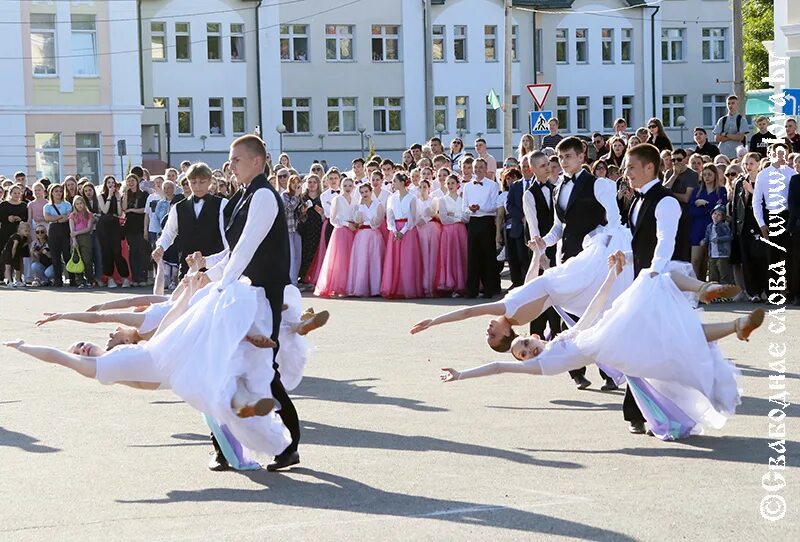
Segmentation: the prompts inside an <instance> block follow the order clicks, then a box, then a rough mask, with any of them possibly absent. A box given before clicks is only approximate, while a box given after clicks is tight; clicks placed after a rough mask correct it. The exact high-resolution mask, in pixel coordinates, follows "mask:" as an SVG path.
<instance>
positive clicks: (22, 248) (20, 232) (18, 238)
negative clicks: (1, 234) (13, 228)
mask: <svg viewBox="0 0 800 542" xmlns="http://www.w3.org/2000/svg"><path fill="white" fill-rule="evenodd" d="M30 233H31V228H30V224H28V223H27V222H20V223H19V227H18V228H17V233H12V234H11V236H10V237H9V238H8V241H6V246H5V247H3V252H2V254H0V261H1V262H2V263H3V268H4V270H5V278H6V286H8V287H9V288H19V287H21V286H25V283H24V282H23V281H22V259H23V258H26V257H28V255H29V250H28V237H30Z"/></svg>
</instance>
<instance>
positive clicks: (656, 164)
mask: <svg viewBox="0 0 800 542" xmlns="http://www.w3.org/2000/svg"><path fill="white" fill-rule="evenodd" d="M660 166H661V156H660V155H659V152H658V149H657V148H656V147H654V146H653V145H650V144H646V143H645V144H642V145H636V146H635V147H633V148H632V149H630V150H629V151H628V156H627V168H626V174H627V177H628V179H629V181H630V184H631V186H632V187H633V188H634V190H635V196H634V200H633V203H632V204H631V209H630V214H629V216H628V227H629V228H630V229H631V231H632V234H633V240H632V242H631V248H632V252H631V253H630V254H627V255H626V256H628V258H629V259H631V258H632V260H633V272H634V277H635V276H637V275H638V274H639V271H641V270H642V269H648V268H649V269H650V270H651V271H650V272H651V273H653V274H656V273H661V272H663V271H665V270H666V267H667V264H668V263H669V262H670V261H672V260H679V261H683V262H688V261H690V259H691V243H690V241H689V223H688V221H687V220H686V217H685V216H684V215H683V214H682V213H681V206H680V203H678V200H677V199H675V197H674V196H673V195H672V193H671V192H670V191H669V189H667V188H665V187H664V186H663V185H662V184H661V181H660V180H659V178H658V171H659V168H660ZM622 413H623V415H624V417H625V421H627V422H629V423H630V432H631V433H644V432H645V427H644V422H645V419H644V416H643V415H642V412H641V410H639V407H638V406H637V405H636V401H635V400H634V398H633V394H631V391H630V388H628V389H627V390H626V391H625V400H624V402H623V403H622Z"/></svg>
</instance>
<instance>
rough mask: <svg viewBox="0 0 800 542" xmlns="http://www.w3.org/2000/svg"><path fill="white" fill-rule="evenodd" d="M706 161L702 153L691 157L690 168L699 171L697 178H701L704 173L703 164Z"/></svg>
mask: <svg viewBox="0 0 800 542" xmlns="http://www.w3.org/2000/svg"><path fill="white" fill-rule="evenodd" d="M704 165H705V162H703V156H702V155H700V154H693V155H692V156H691V157H690V158H689V168H690V169H691V170H692V171H694V172H695V173H697V178H698V179H699V178H700V176H701V175H702V174H703V166H704Z"/></svg>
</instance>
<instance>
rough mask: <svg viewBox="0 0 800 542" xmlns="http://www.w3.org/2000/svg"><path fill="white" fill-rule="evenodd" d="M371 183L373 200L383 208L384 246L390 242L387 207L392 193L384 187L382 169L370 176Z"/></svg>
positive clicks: (381, 227)
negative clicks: (386, 218)
mask: <svg viewBox="0 0 800 542" xmlns="http://www.w3.org/2000/svg"><path fill="white" fill-rule="evenodd" d="M369 179H370V183H372V199H374V200H378V202H379V203H380V204H381V206H382V207H383V214H384V219H383V220H381V226H380V232H381V235H382V236H383V244H384V245H386V243H387V242H388V241H389V228H387V227H386V220H385V217H386V207H388V203H389V196H391V195H392V194H391V192H389V187H388V186H384V184H383V183H384V181H383V172H382V171H381V170H380V169H376V170H375V171H373V172H372V173H371V174H370V177H369Z"/></svg>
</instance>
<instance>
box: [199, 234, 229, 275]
mask: <svg viewBox="0 0 800 542" xmlns="http://www.w3.org/2000/svg"><path fill="white" fill-rule="evenodd" d="M230 255H231V252H230V250H228V245H227V243H226V244H225V248H224V249H223V250H222V251H221V252H217V253H216V254H211V255H209V256H205V259H206V276H207V277H208V278H209V279H211V282H216V281H218V280H219V279H221V278H222V272H223V271H225V264H227V263H228V258H229V257H230Z"/></svg>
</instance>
